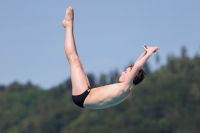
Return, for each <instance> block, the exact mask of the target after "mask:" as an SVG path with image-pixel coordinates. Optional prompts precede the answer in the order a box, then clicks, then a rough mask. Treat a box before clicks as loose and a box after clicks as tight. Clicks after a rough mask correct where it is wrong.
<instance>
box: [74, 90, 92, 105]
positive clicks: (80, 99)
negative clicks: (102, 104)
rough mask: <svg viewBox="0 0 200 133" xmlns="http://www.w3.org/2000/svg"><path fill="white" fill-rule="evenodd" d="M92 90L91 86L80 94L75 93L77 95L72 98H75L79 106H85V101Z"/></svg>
mask: <svg viewBox="0 0 200 133" xmlns="http://www.w3.org/2000/svg"><path fill="white" fill-rule="evenodd" d="M90 90H91V88H90V87H89V88H88V89H87V90H86V91H85V92H83V93H82V94H80V95H75V96H73V95H72V99H73V101H74V103H75V104H76V105H77V106H79V107H81V108H84V106H83V104H84V101H85V99H86V97H87V96H88V94H89V93H90Z"/></svg>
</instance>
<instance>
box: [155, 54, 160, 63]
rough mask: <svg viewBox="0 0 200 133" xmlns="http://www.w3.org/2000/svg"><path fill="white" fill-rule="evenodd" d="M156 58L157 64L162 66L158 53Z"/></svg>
mask: <svg viewBox="0 0 200 133" xmlns="http://www.w3.org/2000/svg"><path fill="white" fill-rule="evenodd" d="M155 58H156V64H160V56H159V54H158V53H156V56H155Z"/></svg>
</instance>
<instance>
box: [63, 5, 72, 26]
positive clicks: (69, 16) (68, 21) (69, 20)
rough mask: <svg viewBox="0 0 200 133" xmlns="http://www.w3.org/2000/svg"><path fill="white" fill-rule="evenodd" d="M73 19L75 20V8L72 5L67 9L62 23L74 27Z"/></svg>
mask: <svg viewBox="0 0 200 133" xmlns="http://www.w3.org/2000/svg"><path fill="white" fill-rule="evenodd" d="M73 21H74V10H73V8H72V7H71V6H70V7H68V8H67V9H66V13H65V18H64V20H63V21H62V25H63V26H64V27H65V28H67V27H72V26H73Z"/></svg>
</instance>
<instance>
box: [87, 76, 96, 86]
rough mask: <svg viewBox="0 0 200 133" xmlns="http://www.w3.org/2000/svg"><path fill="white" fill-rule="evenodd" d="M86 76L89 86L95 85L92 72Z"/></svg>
mask: <svg viewBox="0 0 200 133" xmlns="http://www.w3.org/2000/svg"><path fill="white" fill-rule="evenodd" d="M87 76H88V80H89V82H90V87H92V88H93V87H95V86H96V81H95V80H96V79H95V76H94V74H92V73H90V74H87Z"/></svg>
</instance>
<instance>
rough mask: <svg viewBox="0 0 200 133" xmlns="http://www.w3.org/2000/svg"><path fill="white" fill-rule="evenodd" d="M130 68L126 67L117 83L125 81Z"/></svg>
mask: <svg viewBox="0 0 200 133" xmlns="http://www.w3.org/2000/svg"><path fill="white" fill-rule="evenodd" d="M130 71H131V68H130V67H128V68H126V70H125V71H124V72H122V74H121V76H120V77H119V82H120V83H122V82H124V81H125V80H126V77H127V75H128V74H129V73H130Z"/></svg>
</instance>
